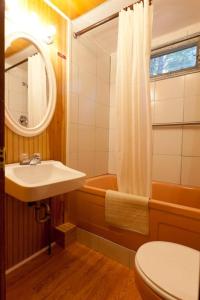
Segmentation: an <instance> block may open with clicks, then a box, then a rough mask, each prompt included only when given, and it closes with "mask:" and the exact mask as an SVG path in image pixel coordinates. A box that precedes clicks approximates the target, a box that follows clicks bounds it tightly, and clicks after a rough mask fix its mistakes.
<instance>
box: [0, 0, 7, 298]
mask: <svg viewBox="0 0 200 300" xmlns="http://www.w3.org/2000/svg"><path fill="white" fill-rule="evenodd" d="M0 24H1V26H0V148H1V149H3V147H4V1H1V2H0ZM4 196H5V195H4V169H3V168H0V239H1V241H0V299H1V300H4V299H5V287H6V284H5V197H4Z"/></svg>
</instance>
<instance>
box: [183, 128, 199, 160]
mask: <svg viewBox="0 0 200 300" xmlns="http://www.w3.org/2000/svg"><path fill="white" fill-rule="evenodd" d="M183 156H200V126H198V127H193V128H192V127H191V128H184V130H183Z"/></svg>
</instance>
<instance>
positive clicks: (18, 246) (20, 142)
mask: <svg viewBox="0 0 200 300" xmlns="http://www.w3.org/2000/svg"><path fill="white" fill-rule="evenodd" d="M18 2H19V5H20V8H21V9H23V10H26V11H27V12H29V13H30V12H35V13H37V14H38V17H39V19H40V22H41V23H43V24H44V25H54V26H55V27H56V35H55V40H54V43H53V44H52V45H49V46H46V47H47V50H48V52H49V54H50V57H51V61H52V63H53V66H54V70H55V74H56V83H57V104H56V110H55V114H54V117H53V120H52V121H51V123H50V125H49V127H48V128H47V129H46V130H45V131H44V132H43V133H42V134H40V135H39V136H36V137H31V138H26V137H22V136H19V135H17V134H15V133H14V132H12V131H11V130H10V129H9V128H7V127H5V145H6V163H13V162H18V161H19V156H20V153H23V152H25V153H28V154H29V155H31V154H33V153H34V152H40V153H41V156H42V159H43V160H48V159H54V160H59V161H62V162H65V157H66V153H65V151H66V146H65V144H66V118H65V116H66V80H67V77H66V69H67V60H66V59H65V57H67V45H66V39H67V21H66V20H65V19H63V18H62V17H61V16H60V15H58V14H57V13H56V12H55V11H54V10H52V8H50V7H49V6H48V5H47V4H45V2H44V1H43V0H19V1H18ZM59 53H60V54H63V56H62V55H59ZM52 209H53V219H54V224H56V225H58V224H61V223H63V200H62V197H57V199H56V201H55V200H53V204H52ZM45 230H46V229H45V225H41V224H36V222H35V220H34V215H33V209H31V208H28V207H27V205H26V204H24V203H22V202H19V201H17V200H15V199H13V198H11V197H8V196H7V198H6V234H7V237H6V246H7V247H6V248H7V259H6V262H7V268H10V267H11V266H13V265H15V264H16V263H19V262H20V261H21V260H23V259H25V258H27V257H28V256H30V255H32V254H33V253H35V252H36V251H38V250H40V249H41V248H42V247H44V246H45V245H46V242H47V241H46V231H45Z"/></svg>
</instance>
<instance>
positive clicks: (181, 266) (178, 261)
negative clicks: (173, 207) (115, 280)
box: [135, 241, 200, 300]
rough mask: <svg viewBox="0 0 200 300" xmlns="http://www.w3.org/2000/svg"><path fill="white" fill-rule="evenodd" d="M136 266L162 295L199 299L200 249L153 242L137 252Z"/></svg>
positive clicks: (191, 299) (152, 287) (173, 297)
mask: <svg viewBox="0 0 200 300" xmlns="http://www.w3.org/2000/svg"><path fill="white" fill-rule="evenodd" d="M135 267H136V270H137V272H138V273H139V275H140V276H141V278H142V279H143V280H144V282H145V283H146V284H147V285H148V286H149V287H150V288H151V289H152V290H154V291H155V292H156V293H157V294H158V295H159V296H161V297H162V298H164V299H167V300H180V299H181V300H198V299H199V280H200V274H199V273H200V252H199V251H197V250H194V249H191V248H189V247H186V246H183V245H179V244H175V243H169V242H160V241H154V242H149V243H146V244H144V245H142V246H141V247H140V248H139V250H138V251H137V253H136V256H135Z"/></svg>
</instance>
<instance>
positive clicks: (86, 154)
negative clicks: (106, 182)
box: [78, 151, 95, 177]
mask: <svg viewBox="0 0 200 300" xmlns="http://www.w3.org/2000/svg"><path fill="white" fill-rule="evenodd" d="M94 163H95V152H94V151H79V152H78V170H80V171H82V172H84V173H86V175H87V177H92V176H94Z"/></svg>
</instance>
